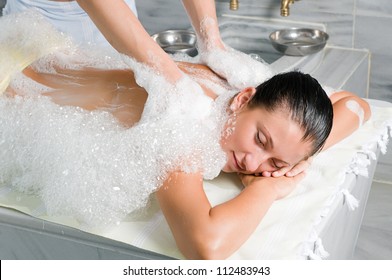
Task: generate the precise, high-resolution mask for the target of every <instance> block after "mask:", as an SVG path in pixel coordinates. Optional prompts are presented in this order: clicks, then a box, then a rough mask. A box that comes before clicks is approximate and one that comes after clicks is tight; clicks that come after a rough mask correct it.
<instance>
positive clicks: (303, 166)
mask: <svg viewBox="0 0 392 280" xmlns="http://www.w3.org/2000/svg"><path fill="white" fill-rule="evenodd" d="M309 165H310V163H309V162H308V161H301V162H300V163H298V164H297V165H296V166H294V167H293V168H292V169H291V170H290V171H288V172H287V174H286V176H288V177H293V176H296V175H298V174H299V173H301V172H303V171H305V170H306V169H307V168H308V167H309Z"/></svg>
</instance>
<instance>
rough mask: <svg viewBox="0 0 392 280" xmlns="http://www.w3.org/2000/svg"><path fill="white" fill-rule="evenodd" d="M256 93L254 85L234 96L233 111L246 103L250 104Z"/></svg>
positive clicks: (231, 107) (231, 106)
mask: <svg viewBox="0 0 392 280" xmlns="http://www.w3.org/2000/svg"><path fill="white" fill-rule="evenodd" d="M255 93H256V89H255V88H254V87H248V88H245V89H243V90H242V91H240V92H239V93H238V94H237V95H236V96H235V97H234V99H233V101H232V102H231V105H230V109H231V110H232V111H236V110H238V109H241V108H243V107H244V106H245V105H246V104H248V102H249V100H251V99H252V97H253V95H254V94H255Z"/></svg>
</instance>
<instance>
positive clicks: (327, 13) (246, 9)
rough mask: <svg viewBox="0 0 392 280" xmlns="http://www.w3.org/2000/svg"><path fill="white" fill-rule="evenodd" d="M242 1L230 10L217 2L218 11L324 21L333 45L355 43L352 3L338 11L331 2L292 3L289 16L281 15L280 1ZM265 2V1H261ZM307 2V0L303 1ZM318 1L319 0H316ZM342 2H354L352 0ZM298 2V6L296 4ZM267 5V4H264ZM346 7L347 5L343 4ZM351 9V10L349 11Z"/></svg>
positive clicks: (345, 45)
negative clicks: (268, 2)
mask: <svg viewBox="0 0 392 280" xmlns="http://www.w3.org/2000/svg"><path fill="white" fill-rule="evenodd" d="M347 1H348V0H347ZM250 2H251V3H248V1H242V2H240V5H241V3H243V4H242V6H241V7H240V9H239V10H237V11H234V12H233V11H230V10H229V6H228V2H219V3H217V13H218V14H230V15H247V16H257V17H266V18H277V19H284V20H288V21H295V22H298V21H300V22H311V23H322V24H325V25H326V26H327V31H328V33H329V35H330V36H331V37H330V41H329V43H330V44H332V45H339V46H344V47H352V44H353V39H352V38H353V32H354V30H353V19H354V16H353V8H352V5H346V7H347V8H346V9H343V8H342V10H341V9H340V7H339V9H338V11H336V10H337V9H336V7H335V8H334V7H333V6H332V4H333V3H332V4H331V6H330V7H329V8H320V7H319V6H317V5H320V4H317V3H315V2H314V5H313V6H312V5H310V4H309V6H304V7H301V6H299V5H301V4H302V3H300V2H298V3H295V4H294V5H292V9H291V15H290V16H289V17H281V16H280V2H279V1H275V3H278V5H277V6H276V5H275V6H272V8H270V7H266V6H264V7H263V6H260V5H262V4H255V3H253V1H250ZM260 2H264V1H259V2H258V3H260ZM301 2H307V1H301ZM316 2H317V1H316ZM322 2H325V3H329V2H328V1H322ZM341 2H342V3H348V2H352V0H350V1H348V2H345V1H341ZM297 4H298V6H296V5H297ZM264 5H265V4H264ZM343 7H345V5H343ZM348 11H350V12H348Z"/></svg>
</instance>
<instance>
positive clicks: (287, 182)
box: [239, 172, 305, 200]
mask: <svg viewBox="0 0 392 280" xmlns="http://www.w3.org/2000/svg"><path fill="white" fill-rule="evenodd" d="M239 177H240V179H241V181H242V184H243V185H244V186H245V187H250V186H254V187H260V188H270V190H271V192H273V193H274V195H275V200H278V199H282V198H284V197H286V196H287V195H289V194H290V193H291V192H292V191H293V190H294V188H295V187H296V186H297V184H298V183H299V181H301V180H302V179H303V178H304V177H305V173H304V172H301V173H299V174H297V175H296V176H293V177H287V176H281V177H262V176H255V175H247V174H239Z"/></svg>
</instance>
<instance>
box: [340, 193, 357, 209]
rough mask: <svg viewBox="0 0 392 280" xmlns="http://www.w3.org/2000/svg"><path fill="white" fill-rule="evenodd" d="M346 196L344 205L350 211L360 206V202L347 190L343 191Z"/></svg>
mask: <svg viewBox="0 0 392 280" xmlns="http://www.w3.org/2000/svg"><path fill="white" fill-rule="evenodd" d="M341 193H342V194H343V196H344V203H345V204H346V205H347V207H348V209H349V210H350V211H354V210H355V209H357V208H358V206H359V200H358V199H356V198H355V197H354V196H353V195H352V194H351V193H350V192H349V191H348V190H347V189H344V190H341Z"/></svg>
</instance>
